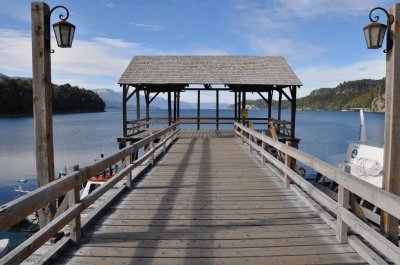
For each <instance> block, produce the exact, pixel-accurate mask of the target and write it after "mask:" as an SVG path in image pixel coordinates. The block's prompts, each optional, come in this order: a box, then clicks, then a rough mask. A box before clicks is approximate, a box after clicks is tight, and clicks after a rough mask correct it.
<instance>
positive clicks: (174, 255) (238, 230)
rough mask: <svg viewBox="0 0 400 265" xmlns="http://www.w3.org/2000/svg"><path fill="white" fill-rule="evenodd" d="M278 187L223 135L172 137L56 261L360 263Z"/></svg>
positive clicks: (271, 176)
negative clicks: (156, 160)
mask: <svg viewBox="0 0 400 265" xmlns="http://www.w3.org/2000/svg"><path fill="white" fill-rule="evenodd" d="M186 133H187V132H186ZM187 135H188V136H187V137H189V135H190V133H188V134H187ZM212 135H213V133H208V134H205V137H211V136H212ZM183 137H185V136H184V135H183ZM283 186H284V185H283V183H282V182H281V181H280V179H279V178H278V177H277V176H276V175H274V174H273V173H272V172H268V171H267V170H265V169H263V168H261V167H260V166H259V165H257V163H256V162H255V161H254V160H253V159H252V158H251V157H250V156H248V154H246V153H245V151H244V150H243V149H242V148H241V147H240V146H239V145H238V144H237V143H236V142H235V140H234V139H233V138H220V139H215V138H209V139H199V138H197V139H193V138H192V139H180V140H178V141H177V142H176V143H175V144H174V146H173V147H172V149H171V150H170V151H169V152H168V153H167V154H166V156H165V157H164V158H163V159H162V160H161V161H160V162H159V163H158V164H157V166H156V167H154V168H153V169H152V170H151V171H150V172H148V173H147V175H146V176H145V178H144V180H143V181H142V182H141V183H138V184H137V187H136V188H135V190H134V191H133V192H131V193H129V194H127V195H125V196H124V197H123V198H122V199H121V201H120V202H118V203H116V204H115V205H113V206H112V207H111V208H110V210H109V211H108V213H107V214H106V215H105V216H103V217H101V218H99V219H98V220H97V221H96V222H95V223H94V224H93V225H92V229H91V231H89V232H88V234H87V236H86V238H84V240H83V242H82V245H81V247H75V248H70V249H69V250H68V251H67V252H65V253H63V256H61V257H59V259H58V260H57V261H56V263H57V264H97V265H100V264H241V265H242V264H365V261H364V260H363V259H362V258H361V257H360V256H358V254H356V253H355V252H354V250H353V249H352V248H350V247H349V246H348V245H347V244H338V243H337V241H336V239H335V232H334V231H333V230H332V229H330V228H329V227H328V225H326V224H325V223H324V222H323V221H322V219H320V218H319V217H318V216H317V215H316V214H315V213H314V212H312V211H311V210H310V208H308V207H307V206H306V205H305V204H304V203H302V201H301V200H299V199H298V198H297V197H296V196H295V194H294V193H293V192H292V191H291V190H288V189H284V187H283Z"/></svg>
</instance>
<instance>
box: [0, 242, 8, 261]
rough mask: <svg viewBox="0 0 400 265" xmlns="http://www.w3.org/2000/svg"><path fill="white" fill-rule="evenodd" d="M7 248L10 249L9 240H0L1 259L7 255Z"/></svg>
mask: <svg viewBox="0 0 400 265" xmlns="http://www.w3.org/2000/svg"><path fill="white" fill-rule="evenodd" d="M9 247H10V240H9V239H8V238H6V239H0V258H2V257H3V256H5V255H6V254H7V252H8V249H9Z"/></svg>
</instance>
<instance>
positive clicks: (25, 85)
mask: <svg viewBox="0 0 400 265" xmlns="http://www.w3.org/2000/svg"><path fill="white" fill-rule="evenodd" d="M32 92H33V91H32V79H29V78H17V77H16V78H10V77H7V76H5V75H1V76H0V115H32V113H33V98H32V97H33V96H32ZM104 108H105V103H104V102H103V100H102V99H101V98H100V97H99V96H98V95H97V94H96V93H94V92H92V91H90V90H86V89H84V88H79V87H77V86H71V85H70V84H64V85H55V84H53V112H54V113H68V112H102V111H104Z"/></svg>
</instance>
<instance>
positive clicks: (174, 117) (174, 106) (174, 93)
mask: <svg viewBox="0 0 400 265" xmlns="http://www.w3.org/2000/svg"><path fill="white" fill-rule="evenodd" d="M175 122H176V92H174V123H175Z"/></svg>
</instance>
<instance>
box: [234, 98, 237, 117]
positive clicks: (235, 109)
mask: <svg viewBox="0 0 400 265" xmlns="http://www.w3.org/2000/svg"><path fill="white" fill-rule="evenodd" d="M234 94H235V108H234V115H235V121H237V92H234Z"/></svg>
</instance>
